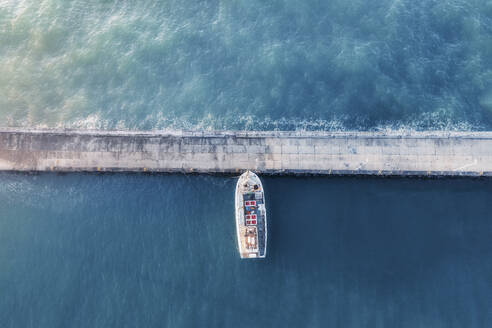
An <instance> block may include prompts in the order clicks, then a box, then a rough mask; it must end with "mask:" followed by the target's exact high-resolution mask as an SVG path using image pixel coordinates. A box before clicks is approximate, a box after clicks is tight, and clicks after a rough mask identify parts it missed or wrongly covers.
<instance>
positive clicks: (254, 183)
mask: <svg viewBox="0 0 492 328" xmlns="http://www.w3.org/2000/svg"><path fill="white" fill-rule="evenodd" d="M235 204H236V232H237V244H238V248H239V255H240V256H241V258H263V257H265V256H266V247H267V218H266V208H265V193H264V190H263V185H262V184H261V181H260V178H259V177H258V176H257V175H256V174H255V173H253V172H251V171H249V170H248V171H246V172H244V173H243V174H242V175H241V176H240V177H239V180H238V181H237V184H236V202H235Z"/></svg>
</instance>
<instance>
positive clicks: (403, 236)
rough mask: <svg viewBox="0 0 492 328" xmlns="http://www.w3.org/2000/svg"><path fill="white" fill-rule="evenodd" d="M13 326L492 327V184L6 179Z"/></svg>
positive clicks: (3, 235)
mask: <svg viewBox="0 0 492 328" xmlns="http://www.w3.org/2000/svg"><path fill="white" fill-rule="evenodd" d="M0 179H1V181H2V184H1V185H0V215H1V218H2V219H1V220H0V266H1V268H2V270H0V290H1V291H2V297H1V298H0V326H1V327H16V328H17V327H197V326H199V327H409V328H410V327H411V328H413V327H489V326H490V325H491V323H492V313H491V312H490V308H491V307H492V293H491V290H492V280H491V279H490V276H491V275H490V274H491V272H492V246H491V243H490V236H491V234H492V221H491V220H490V199H491V197H492V181H490V180H459V179H454V180H416V179H377V178H370V179H369V178H367V179H359V178H319V177H318V178H287V177H285V178H271V177H265V178H264V186H265V189H266V192H267V194H266V195H267V201H268V205H269V210H270V213H269V214H270V221H269V233H270V238H269V251H268V252H269V254H268V257H267V258H266V259H265V260H252V261H245V260H240V259H239V255H238V254H237V251H236V240H235V237H236V236H235V226H234V205H233V202H234V199H233V191H234V187H235V179H234V178H232V177H214V176H182V175H158V176H155V175H148V176H146V175H124V174H118V175H83V174H69V175H51V174H42V175H17V174H0Z"/></svg>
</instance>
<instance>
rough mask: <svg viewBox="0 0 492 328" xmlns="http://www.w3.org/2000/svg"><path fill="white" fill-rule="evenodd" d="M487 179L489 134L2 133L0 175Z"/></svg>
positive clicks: (491, 171) (491, 150)
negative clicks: (92, 173) (195, 174)
mask: <svg viewBox="0 0 492 328" xmlns="http://www.w3.org/2000/svg"><path fill="white" fill-rule="evenodd" d="M246 169H252V170H255V171H257V172H260V173H270V174H289V173H314V174H374V175H421V176H427V175H443V176H450V175H465V176H482V175H484V176H491V175H492V132H411V133H396V132H392V133H379V132H377V133H375V132H278V131H204V132H185V131H178V132H127V131H76V130H27V129H26V130H21V129H1V130H0V170H8V171H134V172H187V173H189V172H203V173H236V172H241V171H244V170H246Z"/></svg>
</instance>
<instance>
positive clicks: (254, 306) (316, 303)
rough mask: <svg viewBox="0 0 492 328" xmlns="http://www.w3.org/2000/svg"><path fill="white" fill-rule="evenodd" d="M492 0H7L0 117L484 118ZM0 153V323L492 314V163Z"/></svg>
mask: <svg viewBox="0 0 492 328" xmlns="http://www.w3.org/2000/svg"><path fill="white" fill-rule="evenodd" d="M491 40H492V2H491V1H489V0H468V1H464V0H444V1H432V0H423V1H410V0H377V1H359V0H353V1H345V0H334V1H324V2H323V1H309V0H308V1H293V0H288V1H275V0H274V1H255V0H248V1H187V0H181V1H152V0H145V1H128V0H119V1H117V0H114V1H113V0H104V1H103V0H86V1H81V0H77V1H71V0H38V1H34V0H0V127H6V126H12V127H37V128H43V127H69V128H99V129H132V130H133V129H145V130H153V129H190V130H196V129H233V130H237V129H239V130H252V129H260V130H266V129H280V130H352V129H353V130H384V129H398V130H421V129H430V130H440V129H444V130H492V42H491ZM263 179H264V186H265V188H266V192H267V193H266V196H267V202H268V203H267V206H268V209H269V211H270V213H269V217H270V220H269V233H270V235H269V245H268V247H269V248H268V257H267V259H265V260H261V261H241V260H240V259H239V256H238V254H237V250H236V240H235V238H236V236H235V227H234V206H233V190H234V185H235V177H229V176H206V175H205V176H197V175H188V176H183V175H136V174H135V175H126V174H115V175H109V174H104V175H97V174H92V175H86V174H66V175H55V174H39V175H38V174H13V173H0V296H1V297H0V327H2V328H3V327H8V328H17V327H43V328H44V327H46V328H48V327H49V328H52V327H343V328H346V327H348V328H350V327H391V328H393V327H409V328H414V327H432V328H437V327H446V328H448V327H457V328H462V327H470V328H473V327H490V326H492V312H491V311H490V309H491V308H492V280H491V278H490V277H492V260H491V259H492V244H491V243H490V236H491V235H492V221H491V220H490V218H491V215H490V213H491V212H492V206H491V205H490V204H491V202H490V199H491V196H492V180H490V179H484V180H482V179H469V180H465V179H450V180H448V179H427V180H419V179H378V178H362V179H361V178H347V177H339V178H321V177H316V178H314V177H311V178H310V177H303V178H294V177H268V176H267V177H263Z"/></svg>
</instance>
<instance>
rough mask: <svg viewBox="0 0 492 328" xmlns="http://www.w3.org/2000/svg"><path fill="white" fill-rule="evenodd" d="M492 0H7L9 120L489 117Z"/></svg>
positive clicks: (249, 125)
mask: <svg viewBox="0 0 492 328" xmlns="http://www.w3.org/2000/svg"><path fill="white" fill-rule="evenodd" d="M491 39H492V2H490V1H489V0H444V1H435V0H425V1H413V0H400V1H397V0H378V1H359V0H356V1H345V0H335V1H315V0H312V1H309V0H308V1H293V0H288V1H257V0H252V1H187V0H180V1H172V0H169V1H156V0H154V1H152V0H147V1H128V0H119V1H118V0H113V1H112V0H106V1H96V0H87V1H81V0H77V1H74V0H72V1H70V0H37V1H33V0H3V1H0V122H3V124H2V126H5V125H9V126H30V127H31V126H37V127H93V128H94V127H95V128H120V129H164V128H185V129H204V128H213V129H275V128H277V129H284V130H285V129H289V130H292V129H308V130H343V129H387V128H392V129H457V130H463V129H490V128H492V82H491V81H492V43H491V42H490V40H491Z"/></svg>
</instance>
